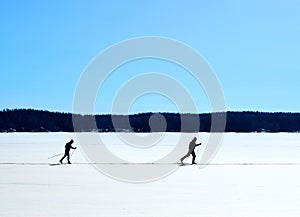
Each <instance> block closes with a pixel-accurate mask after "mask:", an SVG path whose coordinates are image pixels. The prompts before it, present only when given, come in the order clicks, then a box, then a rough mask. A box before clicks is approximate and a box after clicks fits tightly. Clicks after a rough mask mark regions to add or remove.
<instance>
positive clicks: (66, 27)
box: [0, 0, 300, 113]
mask: <svg viewBox="0 0 300 217" xmlns="http://www.w3.org/2000/svg"><path fill="white" fill-rule="evenodd" d="M299 11H300V2H299V1H296V0H295V1H290V0H287V1H243V0H240V1H237V0H236V1H230V0H229V1H174V0H172V1H160V0H159V1H102V2H101V1H30V0H28V1H1V2H0V33H1V34H0V37H1V38H0V39H1V40H0V57H1V64H0V73H1V80H0V84H1V85H0V99H1V100H0V109H4V108H35V109H45V110H51V111H65V112H71V111H72V101H73V94H74V90H75V88H76V84H77V82H78V79H79V77H80V74H81V73H82V71H83V69H84V67H85V66H86V64H87V63H88V62H89V61H90V60H91V59H92V58H93V57H94V56H95V55H96V54H98V53H99V52H100V51H102V50H103V49H105V48H107V47H108V46H110V45H112V44H114V43H117V42H119V41H123V40H126V39H129V38H132V37H139V36H163V37H170V38H173V39H176V40H179V41H182V42H184V43H186V44H187V45H189V46H191V47H193V48H194V49H195V50H197V51H198V52H199V53H200V54H202V55H203V56H204V57H205V59H206V60H207V61H208V62H209V63H210V65H211V66H212V67H213V69H214V70H215V72H216V75H217V76H218V78H219V80H220V83H221V86H222V88H223V91H224V95H225V98H226V108H227V110H255V111H300V101H299V100H298V95H299V90H300V87H299V84H300V64H299V60H300V40H299V38H300V25H299V23H300V13H299ZM159 64H160V63H158V65H157V66H156V67H158V68H159V66H160V65H159ZM144 66H147V64H145V65H144ZM148 66H149V65H148ZM140 67H141V65H140V64H139V63H137V64H136V68H131V70H133V71H135V73H134V75H137V74H138V73H140V72H147V71H149V70H150V71H151V70H152V69H149V68H147V67H144V68H140ZM156 69H157V68H156ZM124 70H126V68H124ZM161 70H162V71H165V72H166V73H170V74H172V72H171V71H168V66H162V67H161ZM116 73H117V72H116ZM181 74H182V75H178V76H177V77H176V79H178V80H179V81H180V82H183V83H184V82H187V83H189V81H186V79H187V78H186V75H185V74H184V73H181ZM112 78H114V77H113V75H112V77H111V79H112ZM118 79H119V80H118ZM122 79H123V80H122ZM124 79H125V80H124ZM121 81H123V82H124V81H125V82H126V76H123V77H122V76H121V77H120V76H115V80H112V82H111V83H109V85H108V87H109V88H106V89H105V87H103V91H104V92H101V93H100V94H99V97H98V99H97V106H96V108H97V111H96V112H98V113H108V112H109V111H110V110H109V106H107V105H109V104H110V100H111V98H112V96H113V91H117V89H118V85H120V84H121V83H122V82H121ZM190 82H192V81H190ZM197 88H198V87H195V89H193V88H191V89H189V91H190V92H191V93H192V94H193V96H194V97H195V100H196V103H197V105H198V106H199V110H200V112H209V106H208V105H207V104H208V102H207V101H205V99H204V98H205V96H204V95H203V91H202V93H201V88H200V89H199V90H198V89H197ZM198 92H199V96H197V93H198ZM159 110H163V111H171V112H172V111H174V105H173V104H172V103H171V102H170V101H168V100H166V99H163V98H162V97H161V96H149V95H148V96H145V97H144V98H141V99H140V100H139V101H137V102H136V103H135V104H134V105H133V106H132V108H131V111H132V112H133V113H135V112H143V111H159Z"/></svg>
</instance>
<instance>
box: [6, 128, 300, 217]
mask: <svg viewBox="0 0 300 217" xmlns="http://www.w3.org/2000/svg"><path fill="white" fill-rule="evenodd" d="M102 135H103V136H104V137H105V139H106V141H108V142H111V147H109V148H110V149H111V150H112V151H115V152H116V154H117V155H120V156H121V157H122V156H127V157H128V156H129V158H131V159H134V158H135V156H134V155H135V152H131V151H130V150H128V149H127V148H125V147H124V146H122V145H120V141H118V139H116V136H115V135H114V134H113V133H107V134H102ZM167 137H168V141H169V144H171V141H172V139H173V138H174V140H175V138H176V137H178V134H176V133H167ZM208 137H209V133H199V135H198V139H199V141H201V142H202V143H203V145H202V146H200V147H199V152H198V157H197V158H196V161H197V159H198V160H199V159H200V157H201V153H202V152H203V150H204V148H205V144H206V141H207V139H208ZM71 138H74V139H75V144H74V145H75V146H76V145H78V144H76V137H75V136H74V134H72V133H3V134H0V174H1V175H0V217H17V216H22V217H48V216H49V217H50V216H51V217H53V216H59V217H85V216H89V217H93V216H97V217H99V216H104V217H177V216H178V217H179V216H180V217H193V216H197V217H198V216H205V217H222V216H228V217H241V216H242V217H257V216H261V217H268V216H270V217H279V216H280V217H287V216H288V217H299V216H300V206H299V201H300V134H297V133H295V134H289V133H276V134H274V133H249V134H244V133H225V134H224V138H223V142H222V145H221V148H220V149H219V151H218V152H217V154H216V156H215V158H214V159H213V161H212V162H211V165H208V166H206V167H205V168H203V169H200V168H199V166H197V165H193V166H191V165H189V166H183V167H179V168H178V170H176V171H175V172H174V173H172V174H171V175H169V176H167V177H165V178H163V179H160V180H157V181H155V182H149V183H144V184H133V183H126V182H120V181H117V180H114V179H111V178H109V177H107V176H105V175H103V174H102V173H100V172H99V171H98V170H96V169H95V168H94V167H93V166H92V165H91V164H90V163H88V160H87V159H85V157H84V155H83V154H82V149H80V147H79V148H78V149H77V150H76V151H75V152H74V155H73V156H72V157H71V161H72V162H73V164H71V165H59V166H50V164H52V163H56V162H58V160H59V159H60V157H61V156H58V157H54V158H51V159H48V157H49V156H52V155H55V154H57V153H62V152H63V149H64V145H65V143H66V142H67V141H69V140H70V139H71ZM184 145H186V146H187V145H188V144H184ZM171 149H172V145H166V146H165V147H164V146H163V145H162V146H161V147H155V148H154V149H153V151H152V152H150V153H151V154H149V153H148V155H147V156H150V155H151V157H150V158H149V160H151V159H152V157H153V155H155V154H157V156H158V157H161V156H162V155H164V154H167V152H168V151H169V150H171ZM124 153H126V154H124ZM122 154H123V155H122ZM184 154H185V153H183V155H184ZM147 156H145V158H147ZM139 157H140V155H139ZM188 162H191V157H190V158H189V159H188ZM145 172H146V171H145Z"/></svg>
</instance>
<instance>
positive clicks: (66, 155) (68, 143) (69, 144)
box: [59, 139, 76, 164]
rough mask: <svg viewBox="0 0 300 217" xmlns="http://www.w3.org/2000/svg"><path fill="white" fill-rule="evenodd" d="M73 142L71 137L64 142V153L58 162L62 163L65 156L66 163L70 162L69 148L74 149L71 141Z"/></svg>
mask: <svg viewBox="0 0 300 217" xmlns="http://www.w3.org/2000/svg"><path fill="white" fill-rule="evenodd" d="M73 142H74V140H73V139H71V141H70V142H67V143H66V145H65V155H64V156H63V157H62V159H60V161H59V162H60V163H61V164H62V163H63V162H62V161H63V159H64V158H65V157H67V159H68V164H71V162H70V150H71V149H76V147H72V143H73Z"/></svg>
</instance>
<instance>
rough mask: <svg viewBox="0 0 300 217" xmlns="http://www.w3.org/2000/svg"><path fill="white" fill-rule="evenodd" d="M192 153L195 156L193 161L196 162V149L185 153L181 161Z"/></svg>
mask: <svg viewBox="0 0 300 217" xmlns="http://www.w3.org/2000/svg"><path fill="white" fill-rule="evenodd" d="M190 155H192V156H193V160H192V163H195V159H196V154H195V151H194V150H193V151H192V152H188V153H187V154H186V155H184V156H183V157H182V158H181V159H180V161H183V160H184V159H185V158H187V157H188V156H190Z"/></svg>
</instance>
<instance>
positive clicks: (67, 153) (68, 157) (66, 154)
mask: <svg viewBox="0 0 300 217" xmlns="http://www.w3.org/2000/svg"><path fill="white" fill-rule="evenodd" d="M65 157H67V159H68V163H70V152H67V151H66V152H65V155H64V156H63V157H62V158H61V159H60V162H62V161H63V159H65Z"/></svg>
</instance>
